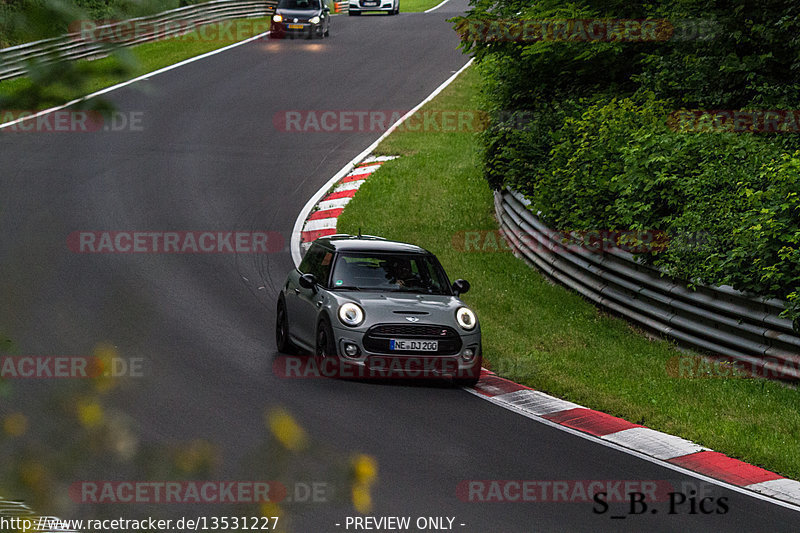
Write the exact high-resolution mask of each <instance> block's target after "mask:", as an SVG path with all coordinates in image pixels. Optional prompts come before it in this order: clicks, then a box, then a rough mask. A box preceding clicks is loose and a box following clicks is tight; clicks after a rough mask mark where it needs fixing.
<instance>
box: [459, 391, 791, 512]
mask: <svg viewBox="0 0 800 533" xmlns="http://www.w3.org/2000/svg"><path fill="white" fill-rule="evenodd" d="M463 389H464V390H465V391H467V392H468V393H470V394H472V395H474V396H477V397H479V398H481V399H483V400H487V401H489V402H491V403H493V404H495V405H499V406H500V407H504V408H506V409H508V410H509V411H513V412H515V413H517V414H520V415H522V416H524V417H527V418H530V419H531V420H534V421H536V422H540V423H542V424H545V425H547V426H551V427H554V428H556V429H559V430H561V431H565V432H567V433H570V434H572V435H575V436H578V437H581V438H583V439H586V440H588V441H590V442H593V443H596V444H602V445H603V446H605V447H607V448H611V449H613V450H617V451H620V452H623V453H627V454H628V455H633V456H634V457H638V458H639V459H644V460H645V461H648V462H650V463H653V464H655V465H658V466H663V467H665V468H668V469H670V470H674V471H676V472H678V473H681V474H685V475H688V476H691V477H694V478H697V479H699V480H701V481H706V482H708V483H711V484H713V485H718V486H720V487H723V488H726V489H728V490H732V491H734V492H738V493H740V494H743V495H745V496H750V497H752V498H756V499H758V500H763V501H765V502H768V503H772V504H774V505H779V506H781V507H785V508H787V509H790V510H792V511H797V512H800V503H792V502H787V501H784V500H779V499H777V498H774V497H771V496H767V495H764V494H760V493H758V492H755V491H754V490H750V489H747V488H745V487H740V486H738V485H733V484H731V483H728V482H726V481H722V480H719V479H714V478H713V477H709V476H706V475H705V474H701V473H699V472H695V471H693V470H689V469H687V468H684V467H682V466H678V465H676V464H674V463H670V462H668V461H662V460H661V459H656V458H655V457H651V456H649V455H646V454H644V453H642V452H639V451H636V450H633V449H631V448H626V447H624V446H620V445H619V444H615V443H613V442H610V441H605V440H603V439H601V438H600V437H595V436H594V435H591V434H589V433H584V432H582V431H578V430H577V429H573V428H571V427H569V426H562V425H561V424H557V423H556V422H553V421H552V420H548V419H546V418H543V417H540V416H537V415H534V414H533V413H529V412H527V411H525V410H523V409H521V408H519V407H517V406H516V405H513V404H511V403H508V402H504V401H502V400H496V399H495V398H494V397H491V396H486V395H484V394H481V393H480V392H478V391H476V390H474V389H472V388H470V387H463Z"/></svg>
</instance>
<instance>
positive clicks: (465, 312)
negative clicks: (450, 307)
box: [456, 307, 478, 330]
mask: <svg viewBox="0 0 800 533" xmlns="http://www.w3.org/2000/svg"><path fill="white" fill-rule="evenodd" d="M456 321H457V322H458V325H459V326H461V329H466V330H472V329H475V324H477V323H478V319H477V318H475V313H473V312H472V309H470V308H468V307H459V308H458V311H456Z"/></svg>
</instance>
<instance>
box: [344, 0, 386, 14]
mask: <svg viewBox="0 0 800 533" xmlns="http://www.w3.org/2000/svg"><path fill="white" fill-rule="evenodd" d="M349 9H350V11H361V12H364V11H394V2H380V1H378V2H376V5H374V6H365V5H361V4H360V3H353V2H351V3H350V6H349Z"/></svg>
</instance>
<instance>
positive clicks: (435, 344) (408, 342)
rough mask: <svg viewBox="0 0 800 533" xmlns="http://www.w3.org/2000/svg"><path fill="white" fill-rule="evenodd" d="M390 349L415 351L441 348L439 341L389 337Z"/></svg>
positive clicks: (430, 350)
mask: <svg viewBox="0 0 800 533" xmlns="http://www.w3.org/2000/svg"><path fill="white" fill-rule="evenodd" d="M389 349H390V350H392V351H396V350H403V351H405V350H408V351H414V352H435V351H436V350H438V349H439V341H422V340H414V339H389Z"/></svg>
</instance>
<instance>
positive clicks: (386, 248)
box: [314, 234, 430, 254]
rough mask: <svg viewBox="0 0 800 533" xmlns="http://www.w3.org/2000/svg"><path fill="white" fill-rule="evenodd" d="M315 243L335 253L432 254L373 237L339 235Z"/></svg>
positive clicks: (413, 246)
mask: <svg viewBox="0 0 800 533" xmlns="http://www.w3.org/2000/svg"><path fill="white" fill-rule="evenodd" d="M314 242H316V243H319V244H320V245H322V246H324V247H326V248H330V249H333V250H335V251H347V252H387V253H405V254H430V252H429V251H428V250H426V249H424V248H420V247H419V246H415V245H413V244H408V243H405V242H398V241H388V240H386V239H383V238H381V237H374V236H372V235H362V236H358V235H346V234H337V235H331V236H329V237H321V238H319V239H317V240H316V241H314Z"/></svg>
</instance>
